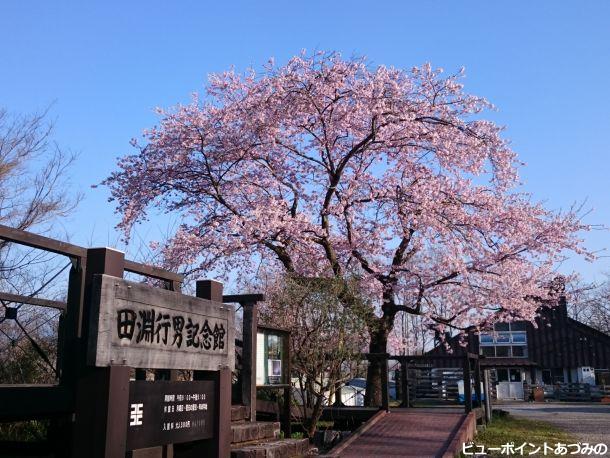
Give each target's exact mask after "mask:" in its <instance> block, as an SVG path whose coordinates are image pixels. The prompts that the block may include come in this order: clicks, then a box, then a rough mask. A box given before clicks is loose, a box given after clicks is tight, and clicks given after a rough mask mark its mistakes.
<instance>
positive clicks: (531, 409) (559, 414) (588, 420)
mask: <svg viewBox="0 0 610 458" xmlns="http://www.w3.org/2000/svg"><path fill="white" fill-rule="evenodd" d="M494 407H497V408H499V409H502V410H506V411H507V412H509V413H510V414H511V415H514V416H515V417H521V418H529V419H532V420H543V421H546V422H548V423H551V424H553V425H555V426H557V427H558V428H561V429H563V430H564V431H567V432H568V433H570V434H572V435H573V436H574V437H575V438H576V439H577V440H578V441H580V442H588V443H590V444H598V443H605V444H606V445H608V447H609V448H610V405H603V404H585V403H566V402H562V403H544V404H543V403H519V404H498V405H495V404H494ZM605 456H610V453H608V454H606V455H605Z"/></svg>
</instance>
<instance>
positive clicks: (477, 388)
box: [474, 358, 483, 407]
mask: <svg viewBox="0 0 610 458" xmlns="http://www.w3.org/2000/svg"><path fill="white" fill-rule="evenodd" d="M474 392H475V393H476V395H477V402H476V406H477V407H482V405H483V403H482V401H481V363H480V361H479V359H478V358H477V359H475V362H474Z"/></svg>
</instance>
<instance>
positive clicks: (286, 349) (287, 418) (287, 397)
mask: <svg viewBox="0 0 610 458" xmlns="http://www.w3.org/2000/svg"><path fill="white" fill-rule="evenodd" d="M282 342H283V356H284V367H285V368H286V379H285V380H283V383H285V384H286V385H287V386H286V388H284V406H283V407H284V414H283V417H284V418H283V425H282V429H283V430H284V437H286V438H288V439H290V436H291V435H292V422H291V419H292V382H291V380H290V378H291V376H292V364H291V362H290V334H289V333H286V334H283V335H282ZM339 393H341V392H339Z"/></svg>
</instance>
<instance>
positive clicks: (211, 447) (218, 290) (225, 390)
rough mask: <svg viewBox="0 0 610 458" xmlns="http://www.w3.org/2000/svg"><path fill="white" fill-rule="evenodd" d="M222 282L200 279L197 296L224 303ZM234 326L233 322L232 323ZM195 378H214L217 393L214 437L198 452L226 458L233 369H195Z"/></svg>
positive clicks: (229, 449) (197, 285) (229, 451)
mask: <svg viewBox="0 0 610 458" xmlns="http://www.w3.org/2000/svg"><path fill="white" fill-rule="evenodd" d="M222 289H223V288H222V283H220V282H217V281H214V280H200V281H198V282H197V283H196V296H197V297H201V298H202V299H208V300H210V301H214V302H220V303H222ZM230 325H231V326H232V325H233V323H230ZM193 380H213V381H214V383H215V390H216V392H215V394H216V418H217V422H216V423H215V425H214V438H213V439H210V440H206V441H201V446H200V447H197V453H200V455H201V456H202V457H203V456H213V457H218V458H224V457H227V456H230V455H231V369H229V368H228V367H221V368H219V370H218V371H194V372H193Z"/></svg>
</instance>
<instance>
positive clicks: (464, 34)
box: [0, 0, 610, 279]
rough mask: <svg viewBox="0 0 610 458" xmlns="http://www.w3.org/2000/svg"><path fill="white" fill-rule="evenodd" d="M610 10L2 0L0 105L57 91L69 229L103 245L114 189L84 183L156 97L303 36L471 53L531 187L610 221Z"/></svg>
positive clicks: (415, 54) (308, 42)
mask: <svg viewBox="0 0 610 458" xmlns="http://www.w3.org/2000/svg"><path fill="white" fill-rule="evenodd" d="M609 20H610V2H607V1H587V2H576V1H573V2H572V1H557V0H555V1H536V2H533V1H527V2H526V1H511V2H491V1H437V2H421V1H418V2H415V1H400V2H399V1H394V2H371V1H366V2H364V1H356V0H352V1H328V0H327V1H307V2H287V1H283V2H279V1H278V2H266V1H258V2H252V1H250V2H202V1H192V2H186V1H175V2H167V1H165V2H161V1H150V0H149V1H128V2H125V1H122V2H118V1H105V2H97V3H96V4H93V2H77V1H73V2H62V1H53V2H49V1H25V0H21V1H9V0H5V1H4V2H2V4H1V5H0V106H3V107H6V108H7V109H9V110H11V111H15V112H32V111H36V110H40V109H43V108H45V107H46V106H47V105H49V104H51V103H53V106H52V110H51V114H52V117H53V118H54V119H55V121H56V136H55V138H56V140H57V141H58V142H59V143H60V144H61V145H62V146H63V147H65V148H69V149H71V150H73V151H76V152H79V153H80V157H79V161H78V163H77V164H76V166H75V167H74V169H73V182H74V186H75V189H80V190H81V191H83V192H84V193H85V200H84V201H83V202H82V204H81V206H80V209H79V210H78V212H77V213H76V215H74V217H72V218H71V220H70V222H69V223H67V224H66V229H67V231H68V232H70V233H71V234H72V240H73V241H74V242H77V243H81V244H85V245H112V244H115V243H116V242H117V240H118V235H117V233H116V231H115V230H114V225H115V224H116V222H117V217H116V216H115V215H114V212H113V207H112V206H111V205H110V204H108V203H107V202H106V199H107V197H108V195H107V191H106V190H105V189H103V188H101V189H100V188H98V189H91V188H90V186H91V185H92V184H95V183H98V182H99V181H101V180H102V179H103V178H104V177H106V176H107V175H108V174H109V173H110V172H111V171H112V170H113V169H114V168H115V164H116V158H117V157H118V156H120V155H123V154H125V153H128V152H131V150H130V146H129V143H128V142H129V140H130V138H132V137H136V136H139V135H140V133H141V131H142V129H144V128H146V127H150V126H152V125H154V124H155V122H156V119H157V118H156V115H155V114H154V113H153V108H154V107H155V106H170V105H173V104H175V103H178V102H184V101H187V100H188V98H189V94H190V93H191V92H193V91H196V90H201V89H202V87H203V84H204V83H205V81H206V76H207V74H209V73H211V72H217V71H222V70H225V69H227V68H229V67H230V66H231V65H234V66H235V67H236V68H237V69H240V70H241V69H244V68H245V67H247V66H250V65H253V66H255V67H258V66H260V65H261V64H263V63H264V62H266V61H267V59H268V58H269V57H271V56H273V57H275V59H276V61H278V62H283V61H285V60H286V59H287V58H288V57H290V56H292V55H294V54H297V53H299V52H300V50H301V49H303V48H305V49H308V50H316V49H320V50H336V51H339V52H341V53H343V54H344V55H345V56H350V55H352V54H357V55H365V56H367V57H368V58H369V59H370V60H371V62H372V63H373V64H385V65H393V66H396V67H404V68H410V67H412V66H413V65H420V64H422V63H424V62H431V63H432V65H433V66H435V67H443V68H444V69H445V70H447V71H456V70H458V69H459V68H460V67H462V66H464V67H465V68H466V75H467V78H466V79H465V81H464V83H465V85H466V90H467V91H469V92H471V93H474V94H477V95H482V96H485V97H487V98H488V99H489V100H490V101H491V102H493V103H494V104H495V105H497V107H498V111H497V112H495V113H493V114H492V118H493V119H494V120H495V121H496V122H498V123H499V124H502V125H505V126H506V127H507V129H506V137H507V138H509V139H511V140H512V145H513V148H514V149H515V150H516V151H517V152H518V153H519V155H520V159H521V160H523V161H524V162H526V164H527V166H526V167H525V168H524V169H523V170H522V171H521V176H522V178H523V181H524V189H525V190H527V191H529V192H531V193H532V194H533V195H534V198H535V199H537V200H544V201H545V202H546V205H547V206H548V207H550V208H553V209H561V208H568V207H569V206H570V205H571V204H572V203H574V202H583V201H585V200H586V207H587V208H591V209H593V212H592V213H591V214H590V215H589V216H587V218H586V222H588V223H592V224H605V225H610V202H609V200H608V191H607V186H608V185H607V177H608V176H609V172H610V136H609V133H610V79H609V74H610V27H609V26H608V21H609ZM166 225H167V222H166V220H160V221H156V222H153V223H152V226H151V227H150V228H149V229H146V228H144V229H140V232H141V233H142V235H143V236H144V237H148V236H151V234H153V235H154V234H156V233H158V232H159V231H164V230H165V229H166ZM585 238H586V241H587V246H588V247H589V248H590V249H593V250H601V249H604V248H605V247H607V246H609V245H610V244H609V243H608V242H609V241H610V233H608V232H605V231H594V232H591V233H588V234H585ZM602 254H604V253H602ZM605 254H606V255H608V254H610V253H605ZM562 269H563V270H564V271H571V270H577V271H579V272H581V273H582V274H583V276H584V277H585V278H587V279H594V278H601V274H602V273H603V272H605V271H610V261H609V260H608V259H607V258H601V259H599V260H598V261H597V262H595V263H593V264H590V263H586V262H584V261H581V260H579V259H571V260H569V261H567V262H566V263H565V265H564V266H563V267H562Z"/></svg>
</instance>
